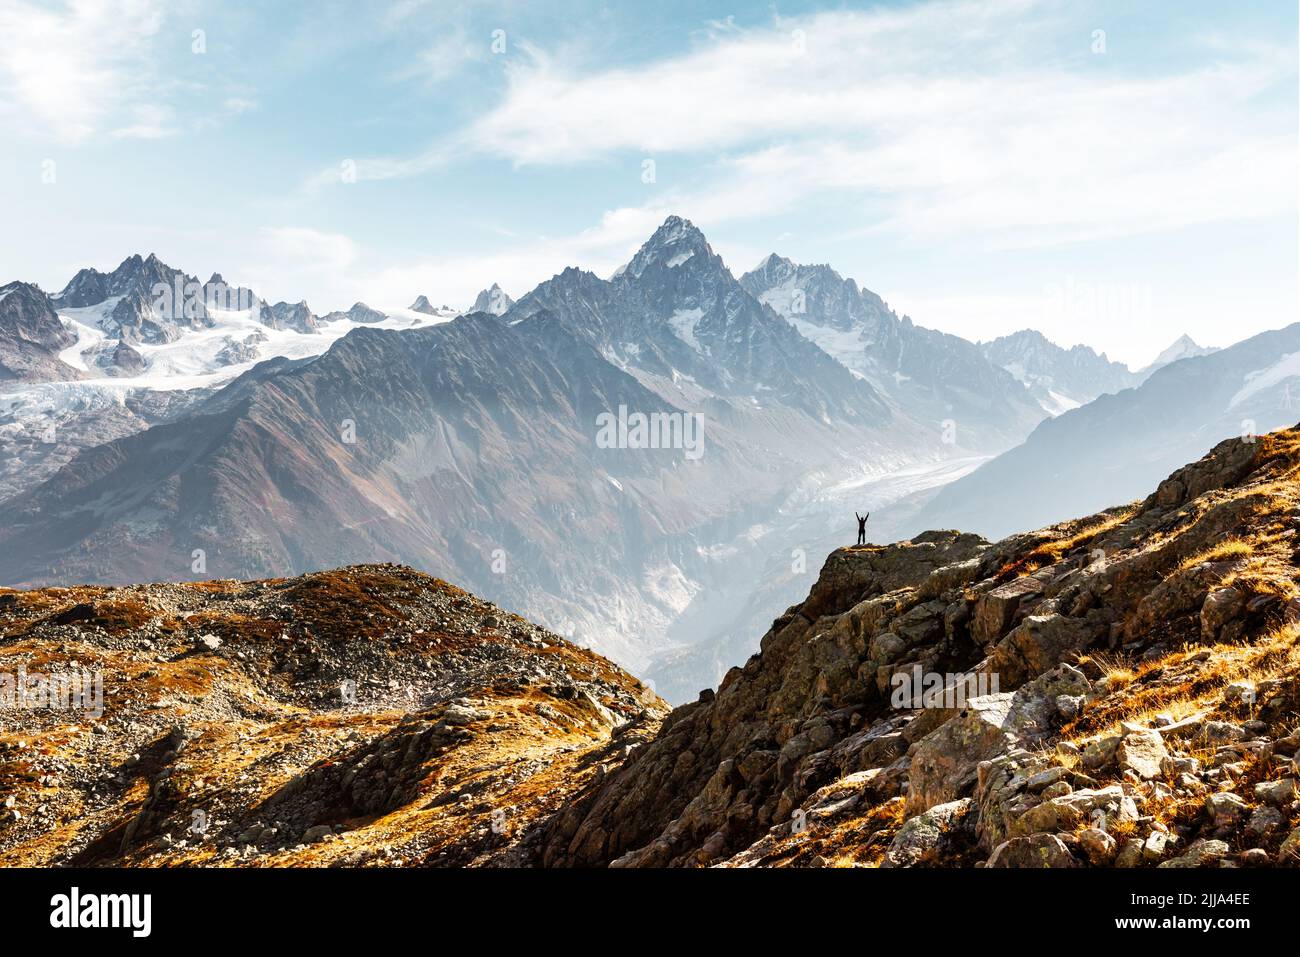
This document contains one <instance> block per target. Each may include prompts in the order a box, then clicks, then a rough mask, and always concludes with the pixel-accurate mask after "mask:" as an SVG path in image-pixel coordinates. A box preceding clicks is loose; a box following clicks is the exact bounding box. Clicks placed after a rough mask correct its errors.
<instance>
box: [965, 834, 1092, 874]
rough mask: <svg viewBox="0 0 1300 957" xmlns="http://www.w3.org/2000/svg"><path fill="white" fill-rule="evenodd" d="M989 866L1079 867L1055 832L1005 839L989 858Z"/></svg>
mask: <svg viewBox="0 0 1300 957" xmlns="http://www.w3.org/2000/svg"><path fill="white" fill-rule="evenodd" d="M987 866H989V867H1078V866H1079V862H1078V861H1077V860H1075V859H1074V855H1073V854H1071V853H1070V849H1069V848H1068V847H1066V846H1065V842H1064V841H1062V840H1061V839H1060V838H1059V837H1057V836H1056V835H1055V834H1031V835H1029V836H1028V837H1014V838H1012V839H1011V840H1009V841H1003V842H1002V843H1001V844H999V845H998V846H997V848H996V849H995V850H994V851H993V856H992V857H990V858H989V861H988V865H987Z"/></svg>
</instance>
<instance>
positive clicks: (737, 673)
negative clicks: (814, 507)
mask: <svg viewBox="0 0 1300 957" xmlns="http://www.w3.org/2000/svg"><path fill="white" fill-rule="evenodd" d="M1298 479H1300V429H1294V430H1289V431H1285V432H1279V433H1275V434H1272V435H1267V436H1261V437H1256V438H1252V439H1250V440H1248V441H1247V440H1241V439H1236V440H1232V441H1228V442H1224V443H1222V444H1220V445H1219V446H1218V447H1216V448H1215V449H1214V450H1213V451H1212V452H1211V453H1210V454H1209V455H1207V456H1206V457H1205V458H1203V459H1202V460H1200V461H1198V462H1195V463H1193V464H1191V465H1188V466H1186V467H1184V468H1182V469H1180V470H1178V471H1177V472H1175V473H1174V474H1173V475H1171V476H1170V477H1169V478H1167V479H1166V480H1165V481H1164V482H1162V483H1161V484H1160V485H1159V487H1158V488H1157V490H1156V491H1155V492H1154V493H1153V494H1152V495H1150V496H1149V497H1148V498H1146V499H1145V500H1143V501H1141V502H1137V503H1133V504H1131V505H1128V506H1123V507H1118V508H1114V509H1111V510H1109V511H1107V512H1103V513H1101V514H1098V515H1094V516H1091V517H1088V518H1083V519H1079V520H1076V521H1072V522H1068V523H1064V524H1061V525H1058V526H1055V527H1053V528H1049V529H1045V530H1042V531H1038V532H1033V533H1029V534H1023V535H1018V536H1014V537H1012V538H1008V539H1006V540H1004V541H1002V542H998V543H996V544H994V543H989V542H987V541H985V540H984V539H982V538H980V537H979V536H976V535H971V534H963V533H959V532H953V531H939V532H929V533H926V534H924V535H921V536H919V537H917V538H915V539H912V540H911V541H906V542H899V543H896V544H894V545H889V546H864V547H854V548H844V549H839V550H837V551H835V552H834V553H832V554H831V555H830V557H829V558H828V559H827V562H826V565H825V567H824V568H823V570H822V573H821V575H820V577H819V579H818V580H817V582H816V584H815V585H814V586H813V588H812V590H811V592H810V593H809V595H808V598H807V599H806V600H805V601H804V602H803V603H802V604H800V605H797V606H795V607H793V608H791V609H790V610H789V611H788V612H786V613H785V614H784V615H783V616H782V617H781V618H779V619H778V620H777V621H776V622H775V623H774V624H773V626H772V629H771V630H770V631H769V632H768V634H767V635H766V636H765V637H764V639H763V641H762V650H761V652H760V653H759V654H756V655H755V656H753V657H752V658H751V659H750V660H749V661H748V662H747V663H746V664H745V665H744V666H743V667H738V668H733V669H732V670H731V672H729V673H728V675H727V676H726V678H725V680H724V681H723V682H722V684H721V685H720V687H719V688H718V690H717V692H716V693H714V692H705V693H702V694H701V696H700V699H699V700H698V701H697V702H694V703H692V704H689V705H686V706H684V707H681V708H678V709H676V710H674V711H672V712H671V714H668V715H667V717H666V718H665V717H664V715H665V712H666V710H667V709H666V707H665V706H664V704H663V702H662V701H660V700H659V699H657V698H656V697H655V696H654V694H653V693H652V692H651V691H650V690H649V689H647V688H646V687H644V686H642V685H641V683H640V682H638V681H637V680H636V679H634V678H632V677H630V676H628V675H627V674H625V673H624V672H622V671H620V670H619V669H617V668H616V667H614V666H612V665H611V664H610V663H609V662H608V661H606V660H604V659H603V658H600V657H598V656H596V655H593V654H591V653H589V652H587V651H584V650H582V649H579V648H576V647H574V646H573V645H571V644H569V643H567V642H565V641H564V640H562V639H560V638H558V637H556V636H554V635H551V634H549V633H546V632H544V631H542V630H540V629H538V628H537V627H535V626H533V625H531V624H529V623H528V622H526V621H524V620H522V619H519V618H516V617H514V616H511V615H507V614H505V613H503V612H501V611H499V610H498V609H496V608H494V607H493V606H490V605H487V604H485V603H483V602H481V601H479V600H478V599H475V598H474V597H472V596H470V595H468V594H467V593H465V592H462V591H460V590H459V589H456V588H454V587H452V586H449V585H447V584H445V583H443V582H440V581H438V580H435V579H431V578H428V577H427V576H423V575H420V574H418V573H415V572H412V571H410V570H409V569H405V568H401V567H398V566H390V565H385V566H360V567H354V568H348V569H344V570H341V571H336V572H324V573H319V574H314V575H306V576H302V577H300V578H292V579H276V580H268V581H261V582H248V583H239V582H226V581H214V582H205V583H188V584H182V585H148V586H131V587H123V588H73V589H53V588H51V589H42V590H36V591H27V592H20V591H7V590H6V591H0V691H4V687H3V684H2V681H3V677H4V676H5V675H13V674H16V673H18V672H19V670H20V669H22V670H25V671H26V673H27V674H29V675H32V674H37V675H39V674H51V673H60V672H65V673H66V672H74V673H79V672H82V671H84V672H87V673H99V674H102V675H103V679H104V700H103V711H102V714H99V713H97V711H98V709H93V708H92V713H90V714H83V713H69V712H67V711H62V712H61V711H57V710H49V709H34V708H30V707H28V708H23V707H17V706H14V703H13V701H12V700H10V701H9V702H8V704H7V705H6V706H4V707H2V708H0V804H2V805H3V807H2V808H0V811H2V812H3V819H2V820H0V864H119V865H136V864H191V865H193V864H217V865H221V864H226V865H242V866H262V865H327V864H337V865H487V866H492V865H541V866H550V867H560V866H604V865H614V866H621V867H629V866H641V867H646V866H650V867H654V866H704V865H715V866H855V865H868V866H872V865H879V866H894V867H899V866H989V867H1030V866H1032V867H1038V866H1048V867H1081V866H1090V865H1091V866H1120V867H1152V866H1161V865H1174V866H1179V865H1188V866H1191V865H1196V866H1259V865H1287V864H1295V863H1296V862H1297V859H1298V858H1300V802H1298V801H1297V792H1296V786H1297V785H1296V781H1297V776H1298V774H1297V772H1298V769H1297V755H1298V754H1300V644H1298V643H1297V637H1298V636H1300V585H1298V584H1297V576H1296V569H1297V562H1298V561H1300V541H1297V528H1300V480H1298ZM934 675H940V676H946V678H945V680H946V682H947V686H948V693H947V697H945V696H944V695H942V694H941V695H939V696H937V697H932V698H927V699H922V700H917V699H916V698H915V697H913V695H914V694H915V693H917V692H918V691H920V692H924V691H926V690H927V689H928V688H929V686H928V685H924V684H923V686H922V687H921V688H920V689H911V690H910V692H904V693H903V695H902V698H901V699H900V697H899V692H900V690H902V689H901V687H900V685H899V683H898V681H897V679H898V677H899V676H916V677H925V678H928V677H930V676H934ZM971 675H973V676H974V677H973V678H970V680H966V678H964V677H963V676H971ZM2 704H5V703H4V702H0V705H2Z"/></svg>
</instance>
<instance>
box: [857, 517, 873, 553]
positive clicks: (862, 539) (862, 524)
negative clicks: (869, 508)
mask: <svg viewBox="0 0 1300 957" xmlns="http://www.w3.org/2000/svg"><path fill="white" fill-rule="evenodd" d="M853 517H854V518H856V519H857V520H858V544H859V545H865V544H867V519H869V518H870V517H871V513H870V512H867V514H866V515H859V514H858V513H857V512H854V513H853Z"/></svg>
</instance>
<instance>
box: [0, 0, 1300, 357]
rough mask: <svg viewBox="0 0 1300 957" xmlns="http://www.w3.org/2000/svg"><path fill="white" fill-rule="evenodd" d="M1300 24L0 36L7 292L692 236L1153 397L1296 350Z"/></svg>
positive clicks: (329, 8) (947, 9)
mask: <svg viewBox="0 0 1300 957" xmlns="http://www.w3.org/2000/svg"><path fill="white" fill-rule="evenodd" d="M1297 35H1298V26H1297V3H1295V2H1293V0H1259V2H1251V3H1236V4H1224V3H1221V2H1213V0H1148V2H1144V3H1142V4H1132V3H1127V2H1104V0H1098V2H1080V0H956V2H946V0H945V2H936V0H930V2H877V3H834V4H827V3H804V2H799V3H786V2H780V3H740V2H733V3H715V2H712V0H693V2H678V0H663V2H658V3H656V4H653V5H651V4H642V3H631V2H628V3H597V2H587V0H528V2H513V0H493V2H488V0H485V2H481V3H455V2H439V0H390V2H387V3H384V2H370V3H365V4H360V3H344V2H333V0H316V2H312V3H302V4H298V3H292V2H277V3H274V4H261V3H259V4H254V3H232V2H228V0H215V2H213V0H177V2H172V3H162V2H157V0H120V2H111V3H110V2H98V0H73V2H51V0H43V2H40V3H34V2H30V0H0V225H2V226H3V228H0V237H3V238H0V282H7V281H10V280H13V279H22V280H26V281H30V282H36V283H38V284H39V285H40V286H42V287H43V288H45V289H46V290H48V291H51V292H54V291H57V290H59V289H61V288H62V286H63V285H64V284H65V283H66V282H67V281H68V280H69V279H70V278H71V277H72V275H73V274H74V273H75V272H76V270H77V269H79V268H81V267H83V266H87V265H92V266H96V267H98V268H100V269H111V268H112V267H114V266H115V265H116V264H117V263H119V262H120V261H121V260H122V259H124V258H126V257H127V256H129V255H131V254H133V253H137V252H139V253H141V254H146V253H149V252H155V253H157V254H158V255H159V256H160V257H161V258H162V259H163V260H164V261H166V262H167V263H169V264H170V265H173V266H176V267H179V268H182V269H184V270H186V271H187V272H189V273H192V274H195V275H198V276H199V277H200V278H203V279H206V278H207V277H208V276H209V275H210V274H211V273H213V272H220V273H221V274H222V275H223V277H224V278H225V279H226V280H227V282H236V281H237V282H241V283H244V284H246V285H249V286H251V287H252V288H253V289H255V290H256V291H257V292H258V293H259V294H260V295H262V296H263V297H264V298H267V299H268V300H270V301H276V300H279V299H287V300H290V301H298V300H300V299H305V300H306V301H307V302H308V303H309V305H310V306H311V307H312V308H313V310H314V311H316V312H317V313H325V312H328V311H330V310H332V309H338V308H346V307H347V306H349V305H351V303H353V302H354V301H357V300H362V301H365V302H367V303H369V304H370V305H372V306H376V307H378V308H391V307H398V306H406V305H408V304H410V302H411V301H412V300H413V299H415V297H416V296H417V295H420V294H425V295H428V297H429V299H430V300H431V301H433V302H434V303H435V304H442V303H446V304H448V305H451V306H455V307H465V306H468V305H469V304H470V303H471V302H472V301H473V298H474V295H475V293H476V292H477V291H478V290H479V289H482V288H485V287H487V286H489V285H491V283H493V282H499V283H500V284H501V286H502V287H503V288H504V289H505V290H506V291H507V292H509V293H510V294H511V295H513V296H515V297H518V296H520V295H521V294H523V293H524V292H526V291H528V290H529V289H531V288H532V287H533V286H534V285H536V284H537V283H538V282H540V281H542V280H545V279H547V278H549V277H550V276H551V275H553V274H555V273H556V272H559V271H560V270H562V269H563V268H565V267H566V266H570V265H576V266H579V267H582V268H585V269H590V270H592V271H594V272H596V273H598V274H600V275H603V276H607V275H609V274H610V273H611V272H613V270H614V269H615V268H617V267H618V266H619V265H620V264H622V263H623V262H624V261H626V260H627V259H628V258H630V256H631V254H632V253H633V252H634V251H635V249H636V248H637V246H639V245H640V243H641V242H643V241H644V240H645V239H646V238H647V237H648V236H649V235H650V234H651V233H652V232H653V231H654V229H655V227H656V226H657V225H658V224H659V223H660V222H662V220H663V219H664V218H665V217H666V216H667V215H669V214H677V215H681V216H684V217H686V218H688V219H690V220H692V221H693V222H694V223H695V224H696V225H697V226H699V227H700V228H701V229H702V230H703V231H704V233H705V234H706V236H707V237H708V238H709V240H710V242H711V244H712V245H713V247H714V249H715V250H716V251H717V252H718V253H719V254H720V255H722V257H723V258H724V260H725V261H726V262H727V264H728V266H729V267H730V268H731V269H732V271H733V272H734V273H736V274H737V275H738V276H739V275H740V274H741V273H743V272H744V271H746V270H748V269H751V268H753V267H754V266H755V265H757V263H758V262H759V261H760V260H761V259H762V258H763V257H764V256H766V255H767V254H768V253H770V252H777V253H779V254H781V255H784V256H787V257H789V258H791V259H794V260H795V261H797V262H826V263H829V264H831V265H832V266H833V267H835V268H836V269H837V270H838V271H839V272H840V273H841V274H842V275H845V276H849V277H852V278H854V279H855V280H857V281H858V282H859V283H860V284H861V285H863V286H865V287H867V288H869V289H872V290H874V291H876V292H878V293H879V294H881V295H882V296H884V297H885V299H886V300H887V301H888V302H889V303H890V305H891V306H893V307H894V308H895V310H897V311H898V312H899V313H900V314H907V315H909V316H911V318H912V319H913V320H914V321H915V322H917V323H919V324H921V325H924V326H930V327H933V328H938V329H942V330H944V331H948V332H953V333H956V334H958V335H962V336H965V337H967V338H969V339H972V340H985V339H989V338H993V337H995V336H998V335H1004V334H1007V333H1010V332H1012V331H1015V330H1016V329H1020V328H1025V327H1033V328H1037V329H1039V330H1040V331H1042V332H1043V333H1044V334H1046V335H1047V336H1048V337H1049V338H1051V339H1053V340H1055V341H1057V342H1058V343H1060V344H1062V345H1066V346H1068V345H1072V344H1074V343H1076V342H1082V343H1085V344H1087V345H1090V346H1092V347H1094V348H1096V349H1098V350H1103V351H1105V352H1106V353H1108V354H1109V355H1110V356H1111V357H1112V358H1116V359H1119V360H1121V361H1125V362H1128V363H1130V365H1133V366H1134V367H1137V366H1140V365H1143V364H1145V363H1146V362H1149V361H1150V360H1151V359H1152V358H1153V357H1154V356H1155V354H1156V353H1157V352H1159V351H1160V350H1161V349H1162V348H1163V347H1164V346H1166V345H1168V344H1169V343H1170V342H1171V341H1172V340H1174V339H1175V338H1177V337H1178V336H1179V335H1181V334H1183V333H1187V334H1189V335H1191V336H1192V337H1193V338H1194V339H1196V340H1197V341H1198V342H1200V343H1202V344H1208V345H1227V344H1230V343H1232V342H1235V341H1238V340H1240V339H1242V338H1244V337H1246V336H1249V335H1251V334H1253V333H1255V332H1258V331H1262V330H1264V329H1269V328H1277V327H1279V326H1282V325H1284V324H1286V323H1288V322H1292V321H1295V320H1296V318H1297V306H1298V304H1300V303H1298V298H1297V272H1298V270H1297V257H1298V255H1300V247H1298V244H1297V179H1298V175H1300V174H1298V173H1297V169H1298V167H1300V153H1298V136H1297V133H1298V109H1297V106H1298V102H1300V79H1298V72H1297Z"/></svg>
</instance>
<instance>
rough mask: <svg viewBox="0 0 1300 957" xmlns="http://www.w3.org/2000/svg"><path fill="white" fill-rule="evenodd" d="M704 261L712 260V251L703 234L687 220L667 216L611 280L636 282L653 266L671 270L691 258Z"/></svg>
mask: <svg viewBox="0 0 1300 957" xmlns="http://www.w3.org/2000/svg"><path fill="white" fill-rule="evenodd" d="M697 255H698V256H700V257H701V259H702V260H705V261H708V260H711V259H713V258H714V254H713V249H712V247H710V246H709V241H708V240H707V239H705V238H704V233H702V232H700V230H699V229H698V228H697V227H696V226H695V224H693V223H692V222H691V221H690V220H689V219H682V217H680V216H669V217H668V218H667V219H665V220H664V222H663V225H662V226H660V227H659V228H658V229H656V230H655V231H654V235H652V236H651V237H650V238H649V239H647V240H646V241H645V243H644V244H643V245H642V246H641V248H640V249H639V250H637V253H636V255H635V256H633V257H632V259H631V261H630V262H628V263H627V265H625V266H623V267H622V268H620V269H619V270H618V271H617V272H616V273H615V274H614V275H615V278H623V279H639V278H641V276H642V275H643V274H644V273H645V272H646V270H647V269H650V268H651V267H653V266H662V267H663V268H666V269H675V268H677V267H678V266H682V265H684V264H685V263H687V262H689V261H690V260H691V259H693V258H694V257H695V256H697Z"/></svg>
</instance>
